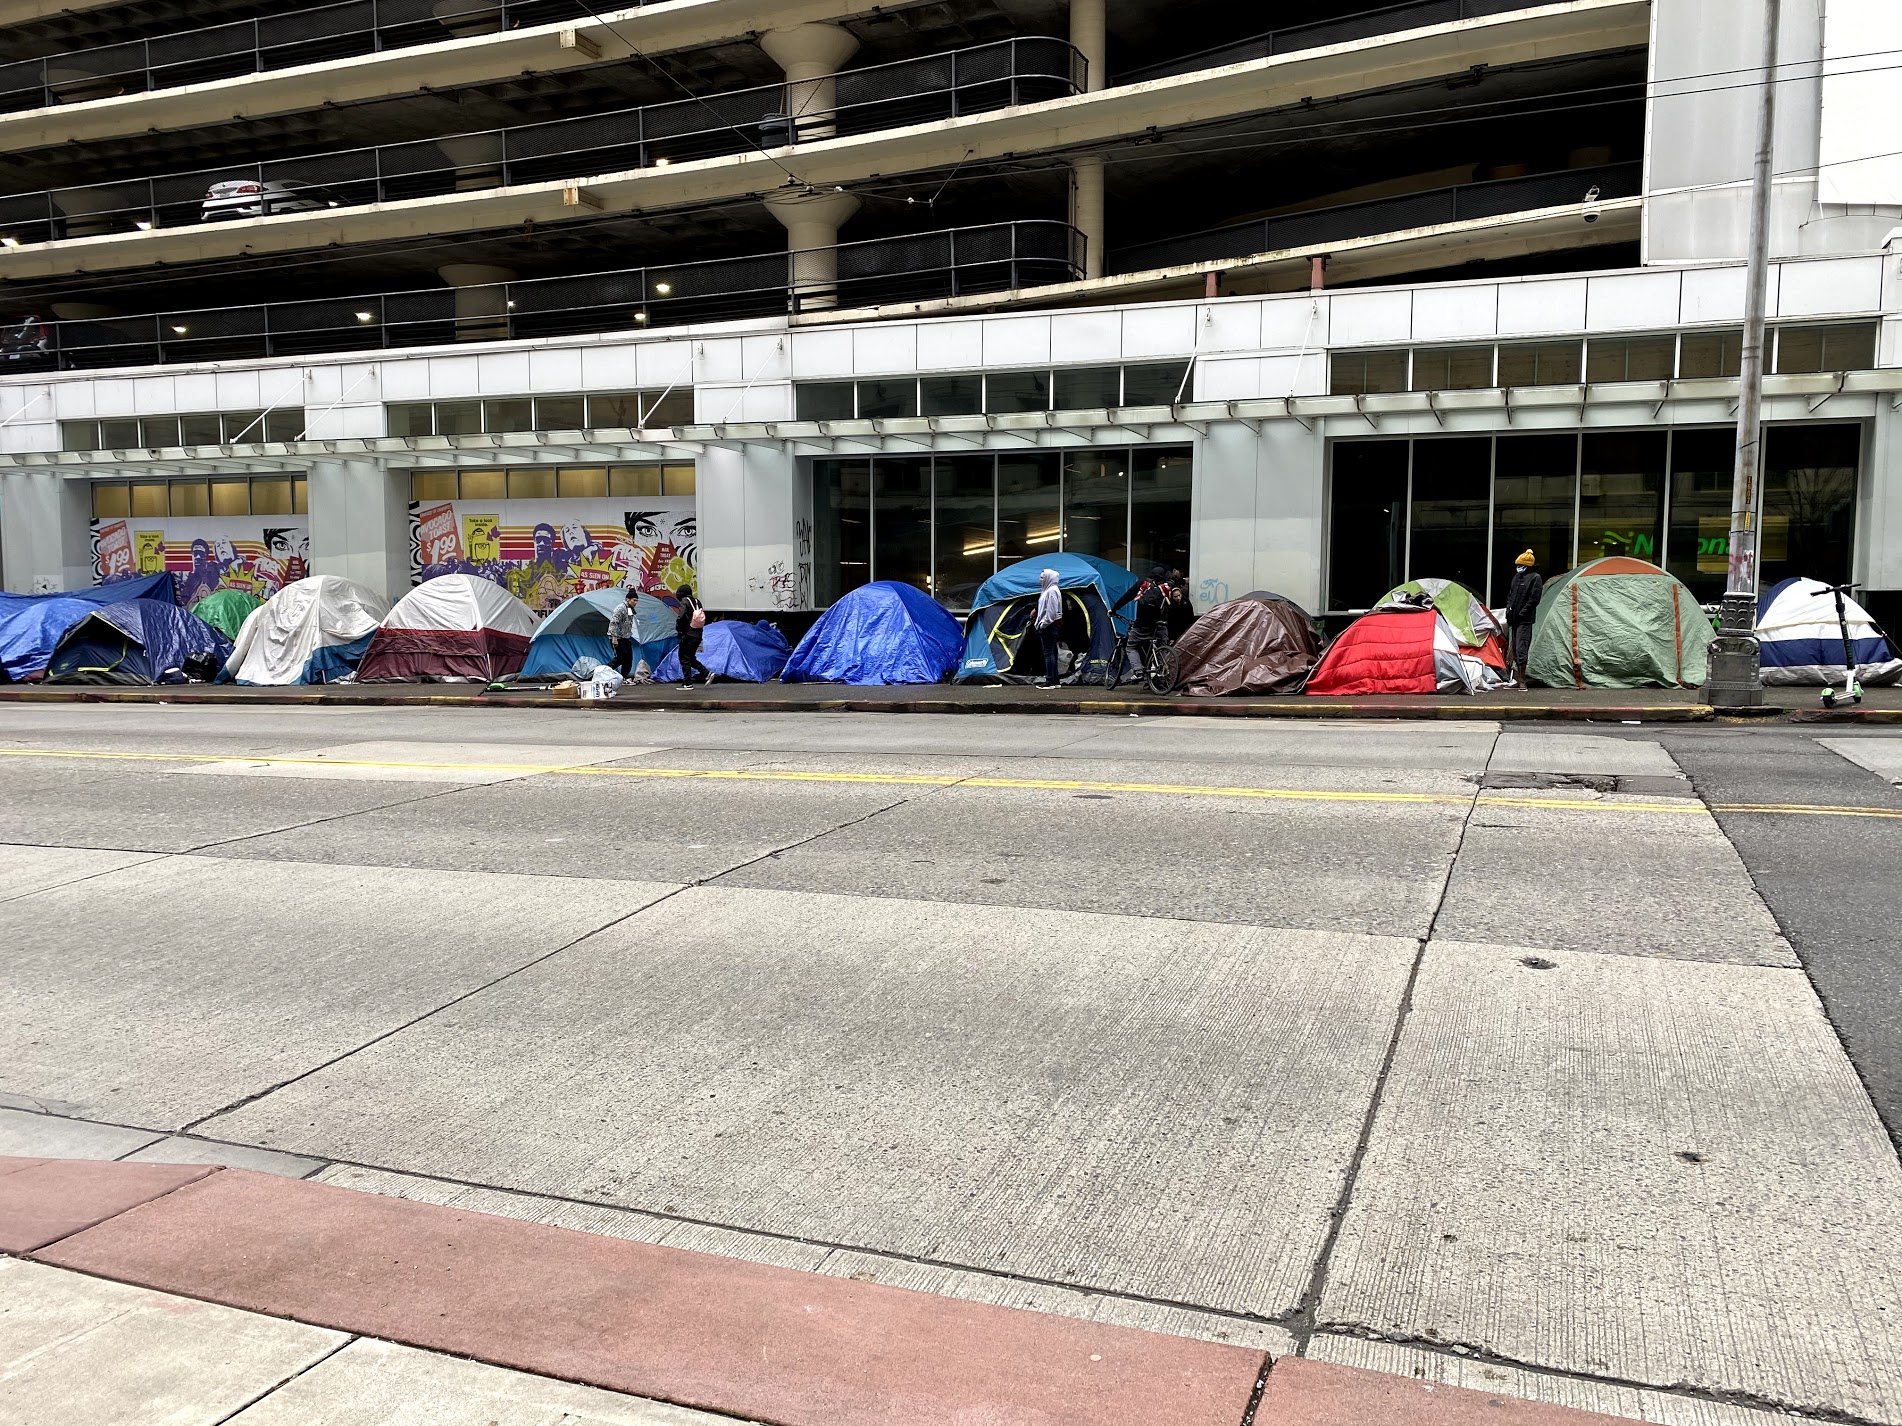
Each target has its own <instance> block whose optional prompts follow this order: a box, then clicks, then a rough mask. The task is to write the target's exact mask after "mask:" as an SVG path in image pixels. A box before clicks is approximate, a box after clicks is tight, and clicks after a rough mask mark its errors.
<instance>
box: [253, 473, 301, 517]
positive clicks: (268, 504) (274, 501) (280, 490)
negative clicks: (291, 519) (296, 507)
mask: <svg viewBox="0 0 1902 1426" xmlns="http://www.w3.org/2000/svg"><path fill="white" fill-rule="evenodd" d="M251 513H252V514H253V515H288V514H290V513H291V482H290V477H289V476H282V477H279V476H271V477H268V478H265V479H260V480H253V481H252V482H251Z"/></svg>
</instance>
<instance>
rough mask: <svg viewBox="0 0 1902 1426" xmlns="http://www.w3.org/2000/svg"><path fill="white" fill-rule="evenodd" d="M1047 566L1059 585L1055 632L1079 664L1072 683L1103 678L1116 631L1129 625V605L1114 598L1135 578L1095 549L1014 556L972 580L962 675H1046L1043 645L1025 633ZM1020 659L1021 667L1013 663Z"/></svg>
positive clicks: (959, 670)
mask: <svg viewBox="0 0 1902 1426" xmlns="http://www.w3.org/2000/svg"><path fill="white" fill-rule="evenodd" d="M1047 569H1054V570H1055V571H1056V572H1057V587H1058V588H1059V589H1061V590H1063V591H1064V597H1063V632H1062V635H1061V638H1062V641H1063V643H1064V645H1065V646H1066V647H1068V648H1069V649H1070V650H1071V651H1072V652H1074V653H1075V654H1076V656H1077V660H1078V663H1079V664H1080V665H1081V671H1080V672H1078V673H1076V674H1075V675H1074V679H1073V681H1079V682H1089V683H1100V682H1102V681H1103V676H1104V671H1105V670H1106V669H1107V668H1108V666H1109V660H1110V656H1111V654H1112V653H1113V652H1114V650H1115V647H1116V636H1117V634H1119V633H1121V632H1122V631H1123V630H1124V629H1126V628H1127V627H1128V626H1129V622H1130V619H1131V616H1132V610H1131V608H1130V606H1129V605H1127V604H1124V605H1123V606H1122V607H1121V608H1120V609H1119V608H1117V604H1118V602H1119V601H1120V600H1121V599H1122V598H1123V596H1124V595H1126V594H1128V593H1129V592H1130V590H1132V589H1134V588H1135V587H1136V585H1137V584H1138V583H1139V582H1140V581H1139V580H1138V579H1137V578H1136V576H1135V575H1133V574H1131V573H1130V572H1129V571H1128V570H1126V569H1124V568H1123V567H1122V566H1121V565H1119V564H1111V563H1110V562H1109V561H1108V560H1101V559H1098V558H1097V557H1096V556H1095V555H1074V554H1050V555H1039V556H1037V557H1035V558H1033V559H1027V560H1019V561H1017V563H1016V564H1013V565H1008V566H1006V567H1005V568H1003V569H1000V570H999V571H998V572H997V573H996V574H994V575H992V576H991V577H990V578H989V579H987V580H985V581H984V583H983V584H981V585H979V586H978V591H977V595H976V597H975V598H974V599H972V601H971V617H970V620H969V621H968V622H967V623H966V625H965V642H964V657H963V659H962V660H961V661H960V662H959V664H958V677H959V678H960V679H967V678H992V679H997V678H1006V679H1007V678H1017V679H1023V678H1034V677H1039V676H1043V675H1044V672H1045V671H1044V668H1043V652H1042V648H1041V646H1040V644H1039V641H1038V640H1037V639H1035V638H1033V637H1028V635H1029V630H1030V621H1031V616H1032V615H1033V614H1034V613H1035V611H1036V607H1037V595H1038V593H1039V591H1040V590H1041V589H1042V587H1043V572H1044V571H1045V570H1047ZM1111 611H1114V612H1113V613H1112V612H1111ZM1020 657H1021V658H1022V659H1023V666H1020V665H1019V659H1020ZM1051 676H1054V673H1052V675H1051Z"/></svg>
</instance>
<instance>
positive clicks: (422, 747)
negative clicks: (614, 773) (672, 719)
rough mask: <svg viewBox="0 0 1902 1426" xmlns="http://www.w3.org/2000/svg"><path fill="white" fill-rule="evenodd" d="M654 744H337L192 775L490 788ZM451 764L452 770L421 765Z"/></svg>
mask: <svg viewBox="0 0 1902 1426" xmlns="http://www.w3.org/2000/svg"><path fill="white" fill-rule="evenodd" d="M654 751H655V749H654V748H653V747H650V746H643V747H636V746H633V745H631V744H624V745H622V746H620V747H600V746H595V745H582V744H575V743H540V744H536V743H458V744H456V745H455V746H454V747H444V746H443V745H442V744H441V743H419V742H412V741H405V740H392V739H384V740H377V741H371V742H362V743H337V744H334V745H333V746H330V747H325V748H309V749H305V750H300V751H298V752H294V753H288V754H279V755H277V757H278V758H279V759H282V760H273V759H265V758H233V759H231V760H230V761H228V762H211V763H196V764H193V765H192V766H191V767H190V768H189V769H188V771H191V772H196V773H210V774H215V775H218V776H224V777H288V778H319V779H328V780H332V781H343V782H418V783H432V782H433V783H452V784H459V785H462V786H467V787H488V786H491V785H493V784H495V783H498V782H516V781H519V780H520V779H522V778H525V777H537V776H540V775H541V772H540V770H541V769H547V768H561V767H586V766H587V765H588V764H590V763H605V762H614V761H616V760H618V759H621V758H633V757H639V756H640V755H641V754H643V753H651V752H654ZM426 763H445V764H454V766H448V767H440V768H436V767H425V766H420V764H426Z"/></svg>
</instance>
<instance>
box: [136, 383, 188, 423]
mask: <svg viewBox="0 0 1902 1426" xmlns="http://www.w3.org/2000/svg"><path fill="white" fill-rule="evenodd" d="M175 385H176V382H175V381H174V380H173V379H172V378H171V377H170V376H141V377H137V378H135V379H134V380H133V383H132V406H133V409H134V410H135V411H137V412H138V413H139V414H140V415H141V416H159V415H166V414H169V413H170V412H173V411H176V410H178V409H179V407H178V405H177V401H178V394H177V392H176V391H174V390H173V387H174V386H175Z"/></svg>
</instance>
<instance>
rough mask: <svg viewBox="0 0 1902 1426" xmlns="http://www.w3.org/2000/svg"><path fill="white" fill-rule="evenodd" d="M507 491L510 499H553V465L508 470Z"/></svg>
mask: <svg viewBox="0 0 1902 1426" xmlns="http://www.w3.org/2000/svg"><path fill="white" fill-rule="evenodd" d="M508 492H509V493H508V498H509V499H510V500H553V499H554V498H555V469H554V467H553V466H531V467H530V468H529V469H527V470H512V471H510V472H509V473H508Z"/></svg>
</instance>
